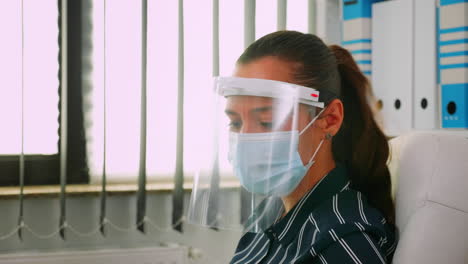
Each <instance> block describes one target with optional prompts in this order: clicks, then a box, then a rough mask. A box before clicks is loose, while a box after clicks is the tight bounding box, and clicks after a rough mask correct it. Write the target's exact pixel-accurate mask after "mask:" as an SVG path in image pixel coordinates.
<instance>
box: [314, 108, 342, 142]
mask: <svg viewBox="0 0 468 264" xmlns="http://www.w3.org/2000/svg"><path fill="white" fill-rule="evenodd" d="M343 120H344V108H343V102H341V100H339V99H334V100H333V101H331V102H330V103H329V104H328V106H326V108H325V110H324V111H323V112H322V114H320V116H319V117H318V118H317V120H316V124H317V127H318V128H320V129H321V130H322V131H323V132H324V134H327V133H329V134H331V135H332V136H334V135H336V134H337V133H338V131H339V130H340V128H341V125H342V124H343Z"/></svg>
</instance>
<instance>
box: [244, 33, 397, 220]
mask: <svg viewBox="0 0 468 264" xmlns="http://www.w3.org/2000/svg"><path fill="white" fill-rule="evenodd" d="M265 56H276V57H278V58H280V59H283V60H286V61H291V62H298V65H300V66H298V67H297V68H296V69H295V72H294V77H295V82H296V83H297V84H300V85H304V86H307V87H314V88H317V89H318V90H320V91H327V92H330V93H331V94H334V95H336V96H339V98H340V99H341V100H342V101H343V105H344V120H343V124H342V126H341V128H340V130H339V131H338V133H337V134H336V135H335V137H334V138H333V141H332V152H333V157H334V159H335V161H336V162H338V163H341V164H345V165H346V166H347V167H348V170H349V174H350V180H351V187H352V188H353V189H355V190H358V191H360V192H362V193H363V194H364V195H365V196H366V197H367V199H368V200H369V202H370V204H371V205H372V206H374V207H375V208H377V209H378V210H379V211H380V212H381V213H382V214H383V215H384V216H385V218H386V219H387V221H388V222H390V223H394V219H395V209H394V205H393V201H392V198H391V183H390V172H389V170H388V168H387V165H386V162H387V158H388V155H389V147H388V142H387V139H386V138H385V135H384V134H383V132H382V130H381V129H380V128H379V126H378V125H377V123H376V121H375V119H374V116H373V113H372V110H371V108H370V106H369V104H368V95H369V94H370V85H369V82H368V80H367V78H366V77H365V76H364V75H363V74H362V72H361V71H360V69H359V68H358V66H357V65H356V62H355V61H354V59H353V57H352V56H351V54H350V53H349V52H348V51H347V50H345V49H343V48H341V47H339V46H336V45H332V46H330V47H327V46H326V45H325V44H324V43H323V41H322V40H321V39H320V38H318V37H317V36H315V35H312V34H304V33H300V32H297V31H278V32H274V33H271V34H268V35H266V36H264V37H262V38H260V39H258V40H256V41H255V42H254V43H253V44H251V45H250V46H249V47H248V48H247V49H246V50H245V51H244V53H243V54H242V55H241V56H240V58H239V59H238V60H237V63H238V64H247V63H249V62H251V61H254V60H256V59H258V58H262V57H265ZM326 103H327V102H326Z"/></svg>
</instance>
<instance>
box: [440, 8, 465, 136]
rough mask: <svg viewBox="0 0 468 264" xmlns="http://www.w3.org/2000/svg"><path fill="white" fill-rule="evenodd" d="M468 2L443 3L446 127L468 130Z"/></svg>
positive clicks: (442, 78)
mask: <svg viewBox="0 0 468 264" xmlns="http://www.w3.org/2000/svg"><path fill="white" fill-rule="evenodd" d="M467 17H468V0H440V7H439V30H438V33H439V35H438V39H439V43H438V46H439V59H438V61H439V74H440V84H441V114H442V127H444V128H468V20H467V19H466V18H467Z"/></svg>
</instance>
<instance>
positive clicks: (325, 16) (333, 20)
mask: <svg viewBox="0 0 468 264" xmlns="http://www.w3.org/2000/svg"><path fill="white" fill-rule="evenodd" d="M315 8H316V10H315V15H316V17H315V20H316V35H317V36H318V37H320V38H321V39H322V40H323V41H324V42H325V43H327V44H339V43H340V42H341V25H342V23H341V15H340V12H341V11H340V2H339V1H330V0H315Z"/></svg>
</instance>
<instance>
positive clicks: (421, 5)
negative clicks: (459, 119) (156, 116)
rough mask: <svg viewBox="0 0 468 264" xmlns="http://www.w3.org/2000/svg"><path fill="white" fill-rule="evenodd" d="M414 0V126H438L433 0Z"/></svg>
mask: <svg viewBox="0 0 468 264" xmlns="http://www.w3.org/2000/svg"><path fill="white" fill-rule="evenodd" d="M414 4H415V5H414V7H415V9H414V31H415V32H414V101H413V111H414V128H416V129H434V128H438V127H439V126H440V122H439V106H438V104H439V103H438V102H439V100H438V99H439V93H438V88H437V87H438V86H437V41H436V40H437V36H436V34H437V33H436V28H437V26H436V20H437V16H436V0H415V3H414Z"/></svg>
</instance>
